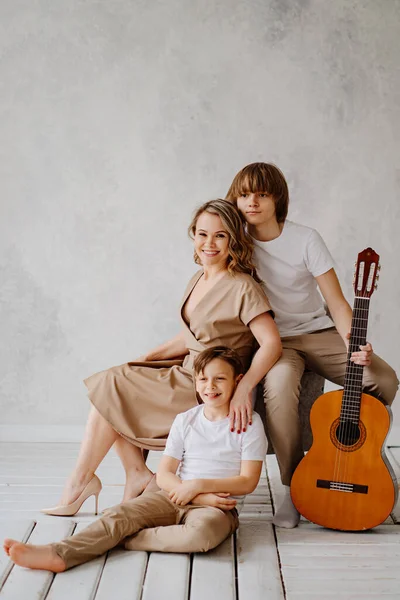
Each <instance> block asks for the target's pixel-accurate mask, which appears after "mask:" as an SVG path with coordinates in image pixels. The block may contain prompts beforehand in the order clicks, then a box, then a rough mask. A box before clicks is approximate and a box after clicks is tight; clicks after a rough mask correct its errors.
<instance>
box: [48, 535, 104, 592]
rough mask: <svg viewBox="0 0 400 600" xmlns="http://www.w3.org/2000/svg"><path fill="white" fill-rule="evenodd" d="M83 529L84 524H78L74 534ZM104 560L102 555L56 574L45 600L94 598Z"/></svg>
mask: <svg viewBox="0 0 400 600" xmlns="http://www.w3.org/2000/svg"><path fill="white" fill-rule="evenodd" d="M84 527H85V525H84V524H81V523H80V524H78V525H77V526H76V529H75V531H74V533H79V531H82V529H83V528H84ZM105 560H106V555H103V556H100V557H98V558H96V559H94V560H91V561H90V562H88V563H85V564H83V565H79V566H78V567H74V568H73V569H70V570H69V571H65V572H64V573H58V574H57V575H56V576H55V578H54V581H53V582H52V585H51V588H50V591H49V594H48V596H47V597H46V600H71V598H72V597H73V600H88V599H89V598H94V597H95V594H96V590H97V586H98V584H99V581H100V577H101V573H102V570H103V566H104V563H105ZM72 590H73V593H72V594H73V595H72V596H71V591H72Z"/></svg>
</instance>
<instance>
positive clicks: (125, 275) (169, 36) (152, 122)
mask: <svg viewBox="0 0 400 600" xmlns="http://www.w3.org/2000/svg"><path fill="white" fill-rule="evenodd" d="M0 22H1V26H0V27H1V32H0V44H1V53H2V67H1V69H2V73H1V78H0V81H1V99H0V111H1V116H2V119H1V129H0V139H1V145H0V153H1V156H0V170H1V182H2V188H3V189H2V194H1V224H0V228H1V230H0V244H1V254H0V260H1V290H0V294H1V332H2V333H1V355H0V371H1V372H0V386H1V400H0V402H1V405H0V411H1V413H0V414H1V423H2V424H3V425H10V426H12V425H14V426H15V425H17V426H22V425H25V424H28V425H31V426H32V425H33V426H36V425H39V424H43V425H54V426H57V425H59V426H60V425H63V426H67V425H79V424H82V423H83V422H84V419H85V416H86V413H87V409H88V401H87V400H86V397H85V390H84V387H83V384H82V383H81V380H82V379H83V378H84V377H85V376H87V375H89V374H91V373H92V372H95V371H97V370H100V369H104V368H106V367H107V366H111V365H114V364H118V363H121V362H124V361H126V360H128V359H134V358H135V357H137V356H138V355H140V354H142V353H143V352H144V351H145V350H147V349H149V348H151V347H152V346H154V345H156V344H157V343H158V342H160V341H162V340H164V339H166V338H168V337H170V336H172V335H173V334H175V333H176V332H177V330H178V328H179V322H178V319H177V306H178V302H179V299H180V295H181V292H182V290H183V288H184V286H185V284H186V280H187V278H188V277H189V275H190V274H191V273H192V272H193V270H194V265H193V263H192V258H191V257H192V251H191V247H190V244H189V241H188V239H187V236H186V227H187V224H188V222H189V219H190V215H191V212H192V210H193V208H194V207H195V206H196V205H197V204H199V203H201V202H203V201H205V200H207V199H210V198H213V197H216V196H223V195H224V194H225V193H226V191H227V188H228V186H229V184H230V181H231V179H232V177H233V176H234V174H235V173H236V172H237V170H238V169H239V168H241V167H242V166H243V165H245V164H247V163H249V162H252V161H255V160H265V161H273V162H276V163H277V164H278V165H279V166H280V167H281V168H282V169H283V171H284V172H285V173H286V175H287V177H288V181H289V184H290V189H291V198H292V202H291V211H290V217H291V218H292V219H295V220H298V221H299V222H301V223H304V224H307V225H311V226H314V227H316V228H317V229H319V231H320V232H321V233H322V235H323V237H324V238H325V240H326V242H327V244H328V246H329V248H330V250H331V251H332V253H333V255H334V257H335V259H336V261H337V268H338V272H339V275H340V277H341V280H342V283H343V287H344V290H345V292H346V295H347V297H348V298H349V299H350V300H351V280H352V270H353V263H354V260H355V257H356V255H357V253H358V251H359V250H361V249H363V248H365V247H366V246H368V245H371V246H373V247H374V248H375V249H376V250H377V251H378V252H379V253H380V254H381V262H382V272H381V282H380V288H379V289H378V292H377V293H376V294H375V296H374V297H373V299H372V314H371V326H370V335H369V337H370V339H371V341H372V342H373V345H374V348H375V350H376V351H377V352H379V353H380V354H382V355H383V356H384V357H385V358H387V359H388V360H389V362H390V363H391V364H392V365H393V366H394V367H395V368H396V369H398V370H399V371H400V357H399V353H398V352H397V346H398V344H397V340H398V339H399V338H400V326H399V320H398V302H399V292H400V282H399V277H398V275H399V268H398V264H399V256H400V242H399V235H398V227H399V222H400V220H399V217H400V205H399V197H398V192H399V168H398V160H399V156H398V154H399V128H400V114H399V112H400V109H399V100H400V81H399V67H398V61H399V56H400V26H399V22H400V3H399V2H398V1H396V0H382V1H381V2H376V0H353V1H349V0H333V1H330V2H328V1H325V2H324V1H322V0H303V1H301V0H297V1H296V0H264V1H261V0H258V1H257V0H247V2H238V1H237V0H214V1H209V2H204V1H200V0H190V2H187V1H184V0H169V1H165V2H161V1H156V0H155V1H152V2H147V1H145V0H131V1H129V0H113V1H112V2H106V1H105V0H85V1H82V0H75V1H71V2H65V1H62V0H52V1H50V0H36V1H35V2H31V1H28V0H14V1H13V2H2V3H1V4H0ZM398 412H399V414H398V420H397V422H398V423H399V424H400V411H398Z"/></svg>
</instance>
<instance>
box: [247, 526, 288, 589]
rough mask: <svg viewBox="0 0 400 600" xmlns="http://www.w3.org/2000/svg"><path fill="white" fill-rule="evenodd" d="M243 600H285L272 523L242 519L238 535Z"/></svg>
mask: <svg viewBox="0 0 400 600" xmlns="http://www.w3.org/2000/svg"><path fill="white" fill-rule="evenodd" d="M237 570H238V593H239V598H240V600H265V598H268V599H269V600H281V599H283V598H284V592H283V588H282V581H281V574H280V568H279V562H278V555H277V549H276V544H275V536H274V532H273V526H272V525H271V523H270V521H269V520H265V519H262V520H261V519H259V518H258V519H257V518H256V519H249V518H248V517H244V516H243V517H242V516H241V519H240V526H239V530H238V532H237Z"/></svg>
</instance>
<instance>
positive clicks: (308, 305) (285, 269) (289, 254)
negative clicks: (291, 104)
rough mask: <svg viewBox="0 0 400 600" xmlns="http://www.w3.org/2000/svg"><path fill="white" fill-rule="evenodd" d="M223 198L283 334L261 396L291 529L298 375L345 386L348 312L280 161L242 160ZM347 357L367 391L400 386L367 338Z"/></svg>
mask: <svg viewBox="0 0 400 600" xmlns="http://www.w3.org/2000/svg"><path fill="white" fill-rule="evenodd" d="M227 199H228V200H230V201H231V202H233V203H234V204H236V206H237V207H238V208H239V210H240V211H241V212H242V214H243V216H244V218H245V219H246V221H247V224H248V232H249V233H250V235H251V236H252V237H253V241H254V245H255V249H254V255H255V261H254V262H255V263H256V266H257V271H258V274H259V276H260V278H261V279H262V280H263V282H264V285H265V288H266V292H267V295H268V298H269V300H270V303H271V306H272V308H273V310H274V312H275V317H276V319H275V320H276V324H277V326H278V329H279V332H280V335H281V338H282V346H283V353H282V356H281V358H280V359H279V360H278V362H277V363H275V365H274V366H273V367H272V368H271V369H270V371H269V372H268V373H267V375H266V377H265V379H264V400H265V405H266V418H267V427H268V433H269V435H270V437H271V441H272V444H273V446H274V449H275V452H276V457H277V460H278V463H279V468H280V472H281V479H282V483H283V484H284V486H285V497H284V501H283V504H282V506H281V507H280V508H279V510H278V511H277V513H276V515H275V517H274V520H273V521H274V523H275V525H279V526H281V527H288V528H290V527H296V525H297V524H298V522H299V514H298V512H297V511H296V509H295V507H294V506H293V504H292V501H291V498H290V490H289V486H290V480H291V478H292V475H293V472H294V470H295V468H296V467H297V465H298V463H299V462H300V460H301V459H302V457H303V448H302V443H301V430H300V422H299V415H298V399H299V393H300V380H301V377H302V375H303V372H304V369H305V368H307V369H308V370H311V371H314V372H316V373H319V374H320V375H322V376H323V377H325V378H326V379H329V380H330V381H333V382H334V383H336V384H339V385H343V383H344V374H345V368H346V361H347V346H348V337H349V331H350V326H351V318H352V311H351V308H350V306H349V304H348V303H347V301H346V300H345V298H344V296H343V293H342V290H341V288H340V284H339V281H338V279H337V276H336V273H335V271H334V268H333V265H334V263H333V259H332V257H331V255H330V253H329V251H328V249H327V247H326V245H325V244H324V241H323V240H322V238H321V236H320V235H319V233H318V232H317V231H315V230H314V229H311V228H310V227H305V226H303V225H299V224H297V223H293V222H292V221H288V220H287V219H286V216H287V212H288V204H289V191H288V186H287V183H286V180H285V177H284V176H283V174H282V172H281V171H280V170H279V169H278V168H277V167H275V166H274V165H271V164H267V163H253V164H250V165H247V166H246V167H244V168H243V169H242V170H241V171H239V173H238V174H237V175H236V176H235V178H234V180H233V182H232V185H231V187H230V188H229V191H228V194H227ZM318 287H319V289H320V291H321V293H322V296H323V297H324V299H325V302H326V304H327V305H328V309H329V312H330V314H331V315H332V319H333V321H332V320H331V318H330V317H329V316H328V315H327V313H326V310H325V308H324V303H323V300H322V298H321V296H320V294H319V292H318ZM351 360H353V361H354V362H355V363H356V364H359V365H365V366H366V367H367V368H366V369H364V380H363V383H364V391H365V392H366V393H370V394H372V395H373V396H376V397H378V398H380V399H381V400H383V401H386V402H387V403H388V404H391V403H392V402H393V399H394V397H395V395H396V391H397V388H398V384H399V382H398V380H397V377H396V373H395V372H394V371H393V369H392V368H391V367H389V365H388V364H387V363H385V362H384V361H383V360H382V359H381V358H379V356H377V355H376V354H372V347H371V345H370V344H366V346H360V352H354V353H353V354H352V358H351ZM242 426H243V423H242ZM244 426H246V423H244Z"/></svg>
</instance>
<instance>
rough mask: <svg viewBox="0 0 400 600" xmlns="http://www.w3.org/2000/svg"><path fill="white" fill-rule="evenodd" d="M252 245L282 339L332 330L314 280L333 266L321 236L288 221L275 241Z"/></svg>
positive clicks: (331, 324) (308, 228) (255, 241)
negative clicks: (329, 328)
mask: <svg viewBox="0 0 400 600" xmlns="http://www.w3.org/2000/svg"><path fill="white" fill-rule="evenodd" d="M253 241H254V256H255V263H256V266H257V271H258V274H259V276H260V278H261V279H262V280H263V285H264V288H265V290H266V293H267V296H268V299H269V301H270V303H271V306H272V309H273V310H274V312H275V321H276V324H277V326H278V329H279V332H280V334H281V337H283V338H284V337H288V336H291V335H301V334H302V333H310V332H312V331H318V330H320V329H327V328H328V327H332V326H333V322H332V320H331V319H330V318H329V317H328V315H327V314H326V311H325V308H324V303H323V299H322V296H321V294H320V293H319V291H318V286H317V282H316V281H315V279H314V278H315V277H318V276H319V275H323V274H324V273H326V272H327V271H329V270H330V269H332V268H333V266H334V262H333V259H332V256H331V255H330V253H329V250H328V248H327V247H326V245H325V243H324V241H323V239H322V237H321V236H320V235H319V233H318V232H317V231H315V229H311V227H305V226H304V225H298V224H297V223H293V222H292V221H285V224H284V227H283V229H282V232H281V235H280V236H279V237H277V238H276V239H274V240H271V241H270V242H259V241H258V240H256V239H254V240H253Z"/></svg>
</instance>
